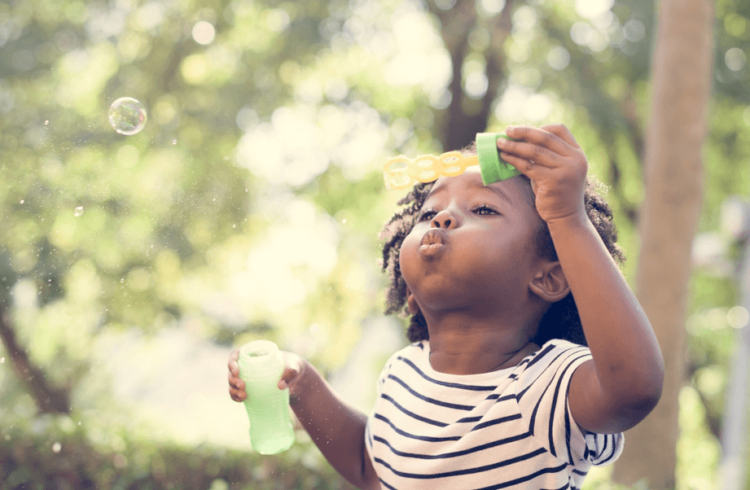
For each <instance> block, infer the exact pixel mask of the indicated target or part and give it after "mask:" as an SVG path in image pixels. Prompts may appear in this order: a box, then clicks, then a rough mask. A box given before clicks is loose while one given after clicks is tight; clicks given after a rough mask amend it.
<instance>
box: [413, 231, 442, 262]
mask: <svg viewBox="0 0 750 490" xmlns="http://www.w3.org/2000/svg"><path fill="white" fill-rule="evenodd" d="M445 242H446V236H445V234H444V233H443V230H441V229H439V228H432V229H430V230H427V231H426V232H425V234H424V235H422V240H421V241H420V242H419V253H420V254H421V255H423V256H426V257H433V256H435V255H437V254H439V253H440V252H442V251H443V249H444V248H445Z"/></svg>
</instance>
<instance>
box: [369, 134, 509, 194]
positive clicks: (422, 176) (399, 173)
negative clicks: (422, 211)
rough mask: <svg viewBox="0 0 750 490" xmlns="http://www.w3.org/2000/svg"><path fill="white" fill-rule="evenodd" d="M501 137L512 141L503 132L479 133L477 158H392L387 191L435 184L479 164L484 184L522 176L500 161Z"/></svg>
mask: <svg viewBox="0 0 750 490" xmlns="http://www.w3.org/2000/svg"><path fill="white" fill-rule="evenodd" d="M500 137H503V138H507V139H510V138H509V137H508V136H506V135H505V134H502V133H478V134H477V154H476V155H466V154H463V153H461V152H460V151H449V152H447V153H443V154H442V155H440V156H435V155H419V156H417V157H416V158H409V157H407V156H404V155H399V156H397V157H394V158H391V159H389V160H388V161H387V162H386V163H385V166H384V167H383V178H384V180H385V187H386V189H388V190H397V189H406V188H408V187H411V186H412V185H414V184H415V183H417V182H433V181H435V180H437V179H438V177H455V176H457V175H461V174H462V173H464V172H465V171H466V168H467V167H470V166H472V165H479V169H480V171H481V172H482V182H483V183H484V185H489V184H492V183H494V182H499V181H501V180H505V179H509V178H511V177H514V176H516V175H520V174H521V173H520V172H519V171H518V170H516V169H515V168H514V167H513V166H511V165H509V164H508V163H507V162H505V161H503V160H502V159H501V158H500V155H499V154H498V151H497V138H500Z"/></svg>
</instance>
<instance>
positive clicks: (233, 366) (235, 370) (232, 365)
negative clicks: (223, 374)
mask: <svg viewBox="0 0 750 490" xmlns="http://www.w3.org/2000/svg"><path fill="white" fill-rule="evenodd" d="M239 358H240V350H239V349H235V350H233V351H232V353H231V354H229V362H227V366H228V367H229V371H230V372H231V373H232V374H234V375H235V376H239V375H240V367H239V366H238V365H237V359H239Z"/></svg>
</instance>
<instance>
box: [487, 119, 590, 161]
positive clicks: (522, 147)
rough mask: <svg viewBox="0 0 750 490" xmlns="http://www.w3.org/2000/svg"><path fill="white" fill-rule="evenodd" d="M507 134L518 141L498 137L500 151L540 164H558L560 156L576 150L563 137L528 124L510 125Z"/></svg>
mask: <svg viewBox="0 0 750 490" xmlns="http://www.w3.org/2000/svg"><path fill="white" fill-rule="evenodd" d="M555 131H560V130H559V129H555ZM506 134H507V135H508V136H510V137H511V138H513V139H514V140H516V141H512V140H507V139H505V138H498V140H497V147H498V149H499V150H500V151H504V152H506V153H512V154H514V155H516V156H518V157H521V158H524V159H526V160H529V161H531V162H533V163H537V164H540V165H545V166H548V167H554V166H558V165H559V164H560V161H559V158H560V156H562V157H568V156H572V155H573V154H574V153H575V152H576V148H574V147H573V146H571V145H570V144H568V142H566V141H565V140H564V139H563V138H561V137H560V136H558V135H557V134H555V133H551V132H549V131H545V130H542V129H537V128H532V127H528V126H519V127H508V128H507V129H506Z"/></svg>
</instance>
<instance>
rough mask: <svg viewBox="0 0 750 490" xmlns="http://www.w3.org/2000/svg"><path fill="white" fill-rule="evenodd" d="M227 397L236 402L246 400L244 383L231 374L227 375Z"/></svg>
mask: <svg viewBox="0 0 750 490" xmlns="http://www.w3.org/2000/svg"><path fill="white" fill-rule="evenodd" d="M229 396H230V397H231V398H232V400H234V401H236V402H241V401H244V400H245V398H247V392H246V391H245V382H244V381H242V380H241V379H240V378H238V377H236V376H234V375H233V374H232V373H231V372H230V373H229Z"/></svg>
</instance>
